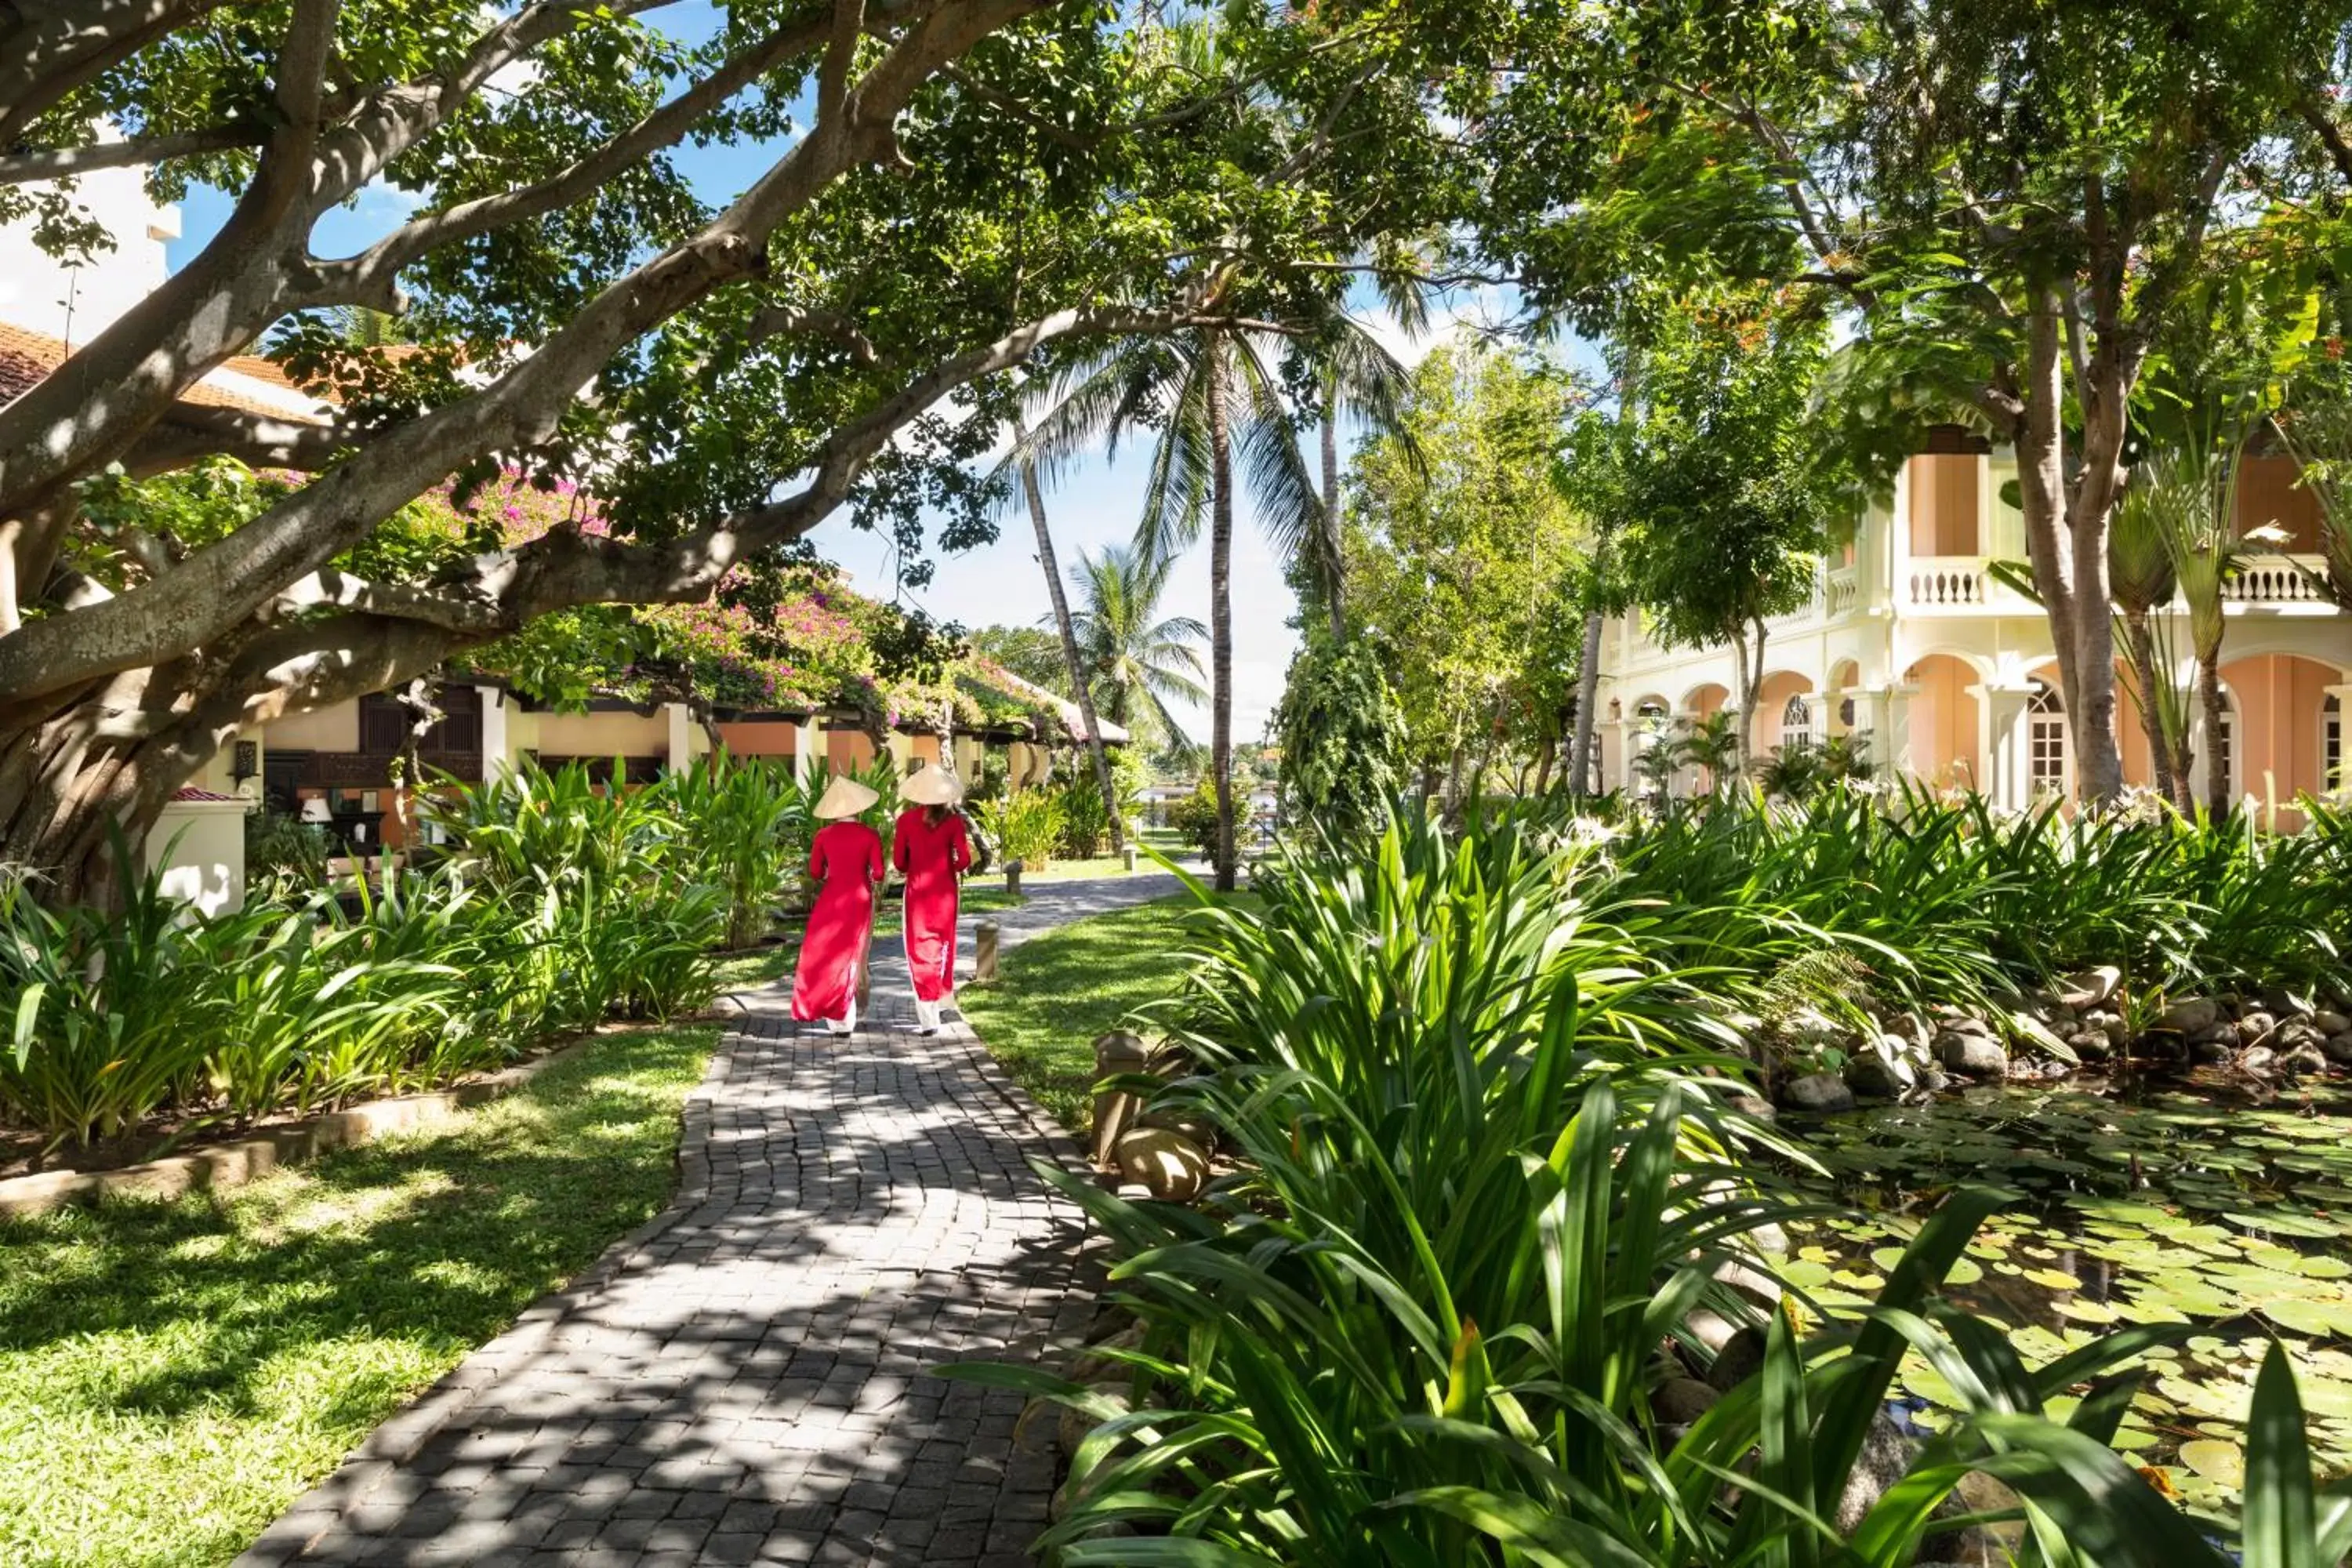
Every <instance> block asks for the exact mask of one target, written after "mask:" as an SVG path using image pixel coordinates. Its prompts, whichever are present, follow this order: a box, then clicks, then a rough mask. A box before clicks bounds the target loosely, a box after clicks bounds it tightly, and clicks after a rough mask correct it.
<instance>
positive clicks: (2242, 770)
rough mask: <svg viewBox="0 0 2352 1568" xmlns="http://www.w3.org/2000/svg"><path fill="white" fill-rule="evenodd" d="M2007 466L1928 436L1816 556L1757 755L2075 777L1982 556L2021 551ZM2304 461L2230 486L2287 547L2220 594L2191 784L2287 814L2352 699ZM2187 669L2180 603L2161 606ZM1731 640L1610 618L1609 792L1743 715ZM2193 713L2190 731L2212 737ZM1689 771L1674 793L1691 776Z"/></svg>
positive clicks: (2049, 660)
mask: <svg viewBox="0 0 2352 1568" xmlns="http://www.w3.org/2000/svg"><path fill="white" fill-rule="evenodd" d="M2016 474H2017V465H2016V461H2015V458H2013V457H2011V455H2009V454H2007V453H2006V452H1999V451H1994V450H1991V449H1990V448H1989V447H1987V446H1986V445H1985V443H1983V442H1982V441H1980V440H1977V439H1975V438H1972V437H1968V436H1966V435H1965V434H1963V433H1962V432H1959V431H1958V430H1949V431H1943V432H1938V433H1937V437H1936V439H1934V440H1932V441H1931V442H1930V443H1929V449H1928V450H1927V451H1925V452H1922V453H1920V454H1919V455H1917V456H1916V457H1914V458H1911V459H1909V461H1908V462H1907V463H1906V465H1905V467H1904V468H1903V470H1902V472H1901V473H1900V474H1899V475H1898V477H1897V479H1896V482H1895V493H1894V497H1893V500H1892V503H1891V505H1889V506H1886V507H1877V506H1874V507H1872V508H1871V509H1870V510H1869V511H1868V513H1867V514H1866V515H1865V516H1864V519H1863V521H1862V522H1861V525H1860V527H1859V528H1858V529H1857V530H1856V532H1855V537H1854V539H1853V542H1852V543H1851V544H1850V545H1847V546H1845V547H1843V549H1842V550H1841V551H1839V552H1836V553H1834V554H1833V555H1832V557H1831V559H1830V560H1829V561H1828V562H1826V563H1824V565H1823V567H1822V571H1821V573H1820V574H1819V576H1818V577H1817V579H1816V581H1815V584H1814V592H1813V595H1812V598H1811V602H1810V603H1809V604H1807V605H1805V606H1804V607H1803V608H1801V609H1800V610H1798V611H1796V612H1794V613H1792V614H1790V615H1787V616H1780V617H1778V618H1777V619H1775V620H1774V621H1772V622H1771V623H1769V633H1768V636H1767V637H1766V639H1765V654H1764V670H1765V675H1764V679H1763V680H1762V682H1761V684H1760V685H1759V688H1758V689H1757V694H1756V713H1755V715H1754V726H1753V729H1752V731H1751V738H1752V742H1753V745H1754V747H1755V752H1756V754H1757V755H1759V756H1761V755H1764V754H1766V753H1768V752H1771V751H1773V750H1774V749H1776V748H1779V747H1781V746H1784V745H1789V744H1791V743H1813V744H1818V743H1821V742H1824V741H1826V740H1828V739H1830V738H1832V737H1833V736H1838V735H1848V734H1850V735H1853V736H1854V737H1856V739H1857V741H1858V742H1859V743H1860V744H1861V745H1862V746H1863V748H1864V753H1865V754H1866V756H1867V757H1868V758H1869V760H1870V761H1871V762H1872V763H1874V764H1875V765H1876V767H1877V770H1878V772H1879V774H1880V775H1881V776H1885V775H1887V774H1888V773H1901V774H1906V775H1908V776H1910V777H1913V778H1916V779H1918V780H1921V781H1924V782H1927V783H1929V784H1937V785H1948V786H1953V787H1966V788H1973V789H1976V790H1979V791H1982V792H1983V793H1985V794H1986V795H1990V797H1991V798H1992V799H1993V800H1994V801H1995V803H1997V804H1999V805H2003V806H2006V807H2011V808H2017V807H2022V806H2025V805H2030V804H2032V802H2034V801H2035V800H2037V799H2041V798H2044V797H2046V796H2048V795H2063V794H2068V793H2071V792H2072V789H2073V787H2074V756H2073V746H2072V742H2071V741H2070V739H2069V737H2068V732H2067V723H2066V714H2065V710H2064V703H2063V697H2062V695H2061V694H2060V690H2059V679H2058V669H2057V663H2056V659H2055V658H2054V656H2053V652H2052V647H2053V645H2052V641H2051V636H2050V626H2049V622H2048V620H2047V619H2046V618H2045V617H2044V616H2043V615H2042V609H2041V607H2040V606H2039V605H2036V604H2035V603H2033V602H2032V600H2031V599H2029V598H2027V597H2026V596H2025V595H2021V594H2020V593H2018V592H2016V591H2015V590H2014V589H2012V588H2011V587H2009V586H2007V585H2006V584H2003V583H2002V582H2001V581H2000V578H1999V577H1998V576H1997V575H1996V574H1995V573H1994V572H1993V570H1992V568H1993V566H1994V564H1995V563H1999V562H2003V561H2016V562H2022V561H2023V560H2024V558H2025V553H2026V552H2025V539H2024V520H2023V518H2022V516H2021V514H2020V513H2019V512H2018V511H2017V510H2016V509H2014V508H2013V507H2011V506H2009V505H2008V504H2006V503H2005V502H2004V501H2003V500H2002V499H2001V490H2002V486H2003V485H2004V483H2006V482H2007V481H2008V480H2010V479H2014V478H2015V477H2016ZM2295 478H2296V474H2295V468H2294V463H2293V461H2292V459H2290V458H2285V457H2283V456H2252V457H2249V458H2246V459H2245V467H2244V470H2243V474H2242V479H2241V481H2240V484H2239V491H2238V521H2239V531H2240V532H2241V533H2244V532H2247V531H2251V530H2252V529H2254V528H2256V527H2260V526H2262V525H2263V524H2265V523H2268V524H2272V525H2273V526H2275V527H2277V528H2279V529H2280V530H2282V531H2284V534H2285V538H2284V541H2283V542H2280V543H2279V544H2277V545H2276V546H2274V547H2273V548H2274V549H2275V551H2276V552H2275V553H2266V554H2263V555H2259V556H2256V557H2254V558H2253V559H2252V562H2251V563H2249V565H2248V568H2247V570H2246V571H2245V572H2243V573H2242V574H2241V575H2240V576H2239V577H2238V579H2237V580H2236V581H2235V582H2234V583H2233V584H2231V586H2230V587H2229V589H2228V591H2227V600H2228V602H2227V608H2226V616H2227V621H2228V635H2227V637H2226V638H2225V640H2224V642H2223V645H2222V652H2221V683H2222V687H2223V689H2224V692H2225V694H2226V696H2227V698H2228V715H2227V717H2226V719H2225V721H2224V724H2223V730H2222V733H2221V736H2220V737H2219V743H2218V744H2213V743H2209V741H2208V739H2207V737H2205V736H2204V735H2203V734H2202V733H2201V732H2200V734H2199V735H2198V736H2197V737H2196V742H2195V750H2196V754H2197V758H2198V761H2197V776H2196V777H2195V778H2194V779H2193V780H2192V783H2194V784H2196V786H2197V788H2198V792H2199V797H2200V799H2201V798H2204V792H2205V785H2206V774H2207V771H2208V770H2209V769H2210V768H2211V767H2213V766H2216V765H2219V766H2221V767H2223V768H2226V769H2227V770H2228V772H2229V785H2230V789H2231V794H2232V795H2234V796H2236V797H2238V798H2241V799H2243V798H2247V797H2252V799H2254V800H2255V801H2256V802H2258V803H2260V804H2262V805H2263V806H2264V807H2265V808H2266V809H2271V810H2273V815H2283V816H2284V821H2283V823H2282V825H2283V826H2292V825H2293V822H2294V818H2293V817H2292V815H2291V814H2280V813H2278V812H2277V811H2276V808H2279V807H2284V806H2285V805H2288V804H2289V803H2291V802H2292V801H2293V800H2294V798H2295V797H2296V796H2297V795H2301V794H2305V793H2308V794H2312V795H2322V794H2331V793H2338V792H2342V791H2344V790H2345V789H2346V788H2347V784H2352V781H2348V780H2347V777H2346V765H2347V753H2346V742H2345V731H2346V719H2347V713H2352V616H2347V615H2346V614H2344V613H2343V612H2342V611H2341V610H2339V609H2337V608H2336V605H2334V604H2333V603H2331V602H2330V601H2329V600H2328V598H2327V597H2326V595H2325V594H2323V593H2322V592H2321V591H2320V590H2319V588H2318V586H2317V585H2316V584H2314V583H2313V582H2312V581H2311V579H2310V577H2309V576H2307V575H2305V574H2306V573H2319V572H2322V571H2323V570H2324V567H2323V563H2322V558H2321V557H2320V556H2319V554H2318V553H2317V551H2318V548H2319V539H2320V530H2321V526H2322V524H2321V518H2320V513H2319V509H2318V505H2317V502H2316V500H2315V498H2314V497H2313V496H2312V495H2311V494H2310V492H2308V491H2307V490H2305V489H2300V488H2298V487H2297V486H2296V483H2295ZM2160 618H2162V619H2163V620H2164V621H2165V622H2166V624H2167V628H2168V636H2169V647H2170V648H2171V650H2173V652H2174V653H2175V654H2176V655H2177V656H2178V657H2179V659H2181V660H2182V661H2183V664H2182V668H2181V669H2180V671H2179V673H2180V674H2181V675H2182V676H2184V677H2186V676H2187V675H2188V674H2189V667H2188V662H2187V661H2188V660H2189V648H2190V644H2189V632H2188V625H2187V617H2186V612H2185V610H2184V609H2183V608H2182V607H2181V606H2179V605H2178V603H2176V605H2174V607H2173V609H2172V611H2171V612H2170V614H2169V615H2168V616H2162V617H2160ZM2118 677H2119V679H2120V680H2121V682H2122V685H2123V686H2124V688H2125V689H2124V690H2123V692H2122V693H2121V694H2120V695H2119V700H2118V706H2119V709H2120V713H2119V719H2118V722H2119V725H2120V730H2121V735H2120V742H2121V749H2122V752H2123V758H2124V772H2125V777H2126V781H2127V782H2128V783H2131V784H2148V783H2149V782H2150V781H2151V779H2152V777H2153V770H2152V768H2151V766H2150V763H2149V757H2148V749H2147V742H2146V740H2145V738H2144V737H2143V735H2142V733H2141V731H2140V722H2139V717H2138V710H2137V707H2136V706H2135V705H2134V704H2135V699H2134V697H2133V696H2132V695H2131V693H2130V691H2129V684H2130V683H2129V680H2128V673H2127V671H2126V670H2124V669H2123V668H2122V667H2121V666H2120V664H2119V666H2118ZM1737 691H1738V664H1737V661H1736V657H1735V655H1734V654H1733V653H1732V651H1731V650H1730V649H1729V648H1727V647H1712V648H1704V649H1688V648H1684V649H1669V648H1665V647H1660V646H1659V645H1658V644H1657V642H1656V641H1655V640H1654V638H1653V637H1651V636H1650V635H1649V634H1648V633H1647V631H1646V630H1645V629H1644V627H1643V624H1642V620H1641V617H1640V616H1639V615H1638V613H1636V614H1634V615H1633V616H1627V617H1624V618H1622V619H1616V620H1612V622H1610V623H1609V625H1608V626H1607V628H1606V631H1605V633H1604V638H1603V646H1602V659H1601V711H1600V713H1599V715H1598V717H1599V720H1600V725H1599V731H1598V732H1599V735H1600V738H1601V763H1600V766H1601V772H1602V775H1603V776H1602V781H1601V782H1602V784H1604V786H1606V787H1611V788H1617V787H1626V788H1637V789H1638V788H1640V787H1643V781H1642V779H1641V776H1640V775H1641V770H1639V769H1637V768H1636V767H1635V766H1634V763H1635V762H1636V760H1637V759H1638V757H1639V756H1640V754H1641V752H1643V750H1644V749H1645V748H1648V747H1650V746H1654V745H1657V744H1661V743H1663V742H1664V739H1665V737H1666V736H1667V735H1668V734H1670V733H1671V731H1672V729H1673V727H1674V725H1675V721H1677V720H1693V721H1696V720H1700V719H1704V718H1705V717H1706V716H1707V715H1709V714H1712V713H1715V712H1717V711H1720V710H1726V709H1727V708H1729V707H1731V706H1732V705H1733V703H1734V700H1735V693H1736V692H1737ZM2201 728H2202V726H2201V721H2200V731H2201ZM1704 782H1705V781H1703V780H1701V779H1699V778H1696V777H1695V776H1690V774H1689V770H1685V776H1684V777H1682V778H1679V779H1677V780H1676V781H1675V783H1676V785H1677V787H1678V788H1680V789H1683V790H1689V789H1694V788H1697V787H1701V786H1702V785H1703V784H1704Z"/></svg>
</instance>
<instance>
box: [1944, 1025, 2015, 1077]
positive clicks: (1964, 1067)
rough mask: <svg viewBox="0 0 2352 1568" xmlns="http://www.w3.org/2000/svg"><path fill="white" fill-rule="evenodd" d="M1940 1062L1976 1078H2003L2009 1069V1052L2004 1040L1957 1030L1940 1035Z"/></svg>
mask: <svg viewBox="0 0 2352 1568" xmlns="http://www.w3.org/2000/svg"><path fill="white" fill-rule="evenodd" d="M1936 1059H1937V1060H1938V1061H1940V1062H1942V1063H1943V1064H1944V1065H1945V1066H1946V1067H1948V1068H1951V1069H1952V1070H1953V1071H1955V1072H1964V1073H1967V1074H1969V1075H1970V1076H1971V1077H1974V1078H1999V1077H2000V1076H2001V1075H2002V1074H2003V1073H2005V1072H2007V1071H2008V1070H2009V1053H2008V1052H2007V1051H2004V1050H2002V1049H2001V1048H2000V1041H1998V1040H1991V1039H1988V1038H1986V1037H1984V1036H1982V1035H1964V1034H1960V1033H1958V1032H1957V1031H1953V1032H1948V1033H1946V1034H1942V1035H1939V1036H1937V1037H1936Z"/></svg>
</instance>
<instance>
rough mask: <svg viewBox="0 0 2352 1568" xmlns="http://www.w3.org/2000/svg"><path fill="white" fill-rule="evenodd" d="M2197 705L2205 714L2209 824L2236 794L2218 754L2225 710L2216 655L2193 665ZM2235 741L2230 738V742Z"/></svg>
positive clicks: (2231, 803) (2226, 763)
mask: <svg viewBox="0 0 2352 1568" xmlns="http://www.w3.org/2000/svg"><path fill="white" fill-rule="evenodd" d="M2197 703H2198V706H2199V707H2200V708H2201V709H2203V710H2204V712H2205V805H2206V806H2207V808H2208V809H2210V811H2211V812H2212V814H2213V820H2214V821H2216V822H2219V821H2221V819H2222V818H2223V817H2225V816H2229V815H2230V809H2231V807H2232V806H2234V805H2236V804H2237V792H2236V791H2235V790H2233V789H2231V787H2230V772H2231V768H2230V763H2231V759H2229V758H2226V757H2224V756H2222V754H2221V723H2222V721H2223V719H2224V718H2225V717H2226V716H2227V714H2228V710H2227V709H2225V708H2224V707H2223V706H2222V705H2221V658H2220V657H2219V656H2218V655H2217V656H2216V657H2214V658H2199V659H2198V661H2197ZM2236 738H2237V737H2235V736H2234V735H2233V736H2231V740H2233V741H2234V740H2235V739H2236ZM2231 749H2232V750H2233V751H2234V750H2235V749H2236V748H2234V747H2232V748H2231Z"/></svg>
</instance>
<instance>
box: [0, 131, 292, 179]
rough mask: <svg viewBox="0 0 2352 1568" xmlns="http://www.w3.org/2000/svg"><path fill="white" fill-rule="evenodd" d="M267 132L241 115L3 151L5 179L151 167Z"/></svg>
mask: <svg viewBox="0 0 2352 1568" xmlns="http://www.w3.org/2000/svg"><path fill="white" fill-rule="evenodd" d="M267 140H268V133H267V132H265V131H264V130H263V129H262V128H261V127H260V126H258V125H255V124H250V123H248V122H246V121H231V122H229V123H227V124H225V125H215V126H211V127H209V128H207V129H205V130H203V131H183V132H178V133H177V134H175V135H170V136H142V137H140V138H138V139H137V140H136V141H130V142H91V143H89V145H88V146H86V147H56V148H47V149H42V150H38V151H35V152H30V153H9V154H7V155H5V156H0V185H22V184H28V183H30V182H32V181H35V180H66V179H72V178H74V177H75V176H76V175H79V174H94V173H96V172H97V171H98V170H100V169H121V168H133V167H135V168H142V169H143V168H146V167H148V166H150V165H152V164H155V163H169V162H171V161H172V160H173V159H174V158H186V157H191V156H194V154H196V153H219V152H225V151H226V150H227V149H229V148H231V147H258V146H260V145H261V144H262V143H263V142H265V141H267Z"/></svg>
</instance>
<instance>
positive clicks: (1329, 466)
mask: <svg viewBox="0 0 2352 1568" xmlns="http://www.w3.org/2000/svg"><path fill="white" fill-rule="evenodd" d="M1320 521H1321V522H1322V524H1323V599H1324V604H1323V609H1324V613H1325V614H1326V615H1327V616H1329V617H1330V622H1331V646H1332V647H1343V646H1345V645H1346V643H1347V640H1348V612H1347V603H1346V599H1347V586H1346V584H1345V582H1344V581H1343V579H1344V577H1345V575H1346V573H1345V571H1344V569H1343V566H1342V563H1341V555H1340V531H1339V378H1338V377H1336V376H1335V377H1333V378H1332V381H1331V384H1330V386H1329V387H1328V389H1326V391H1325V392H1324V395H1323V515H1322V518H1321V520H1320Z"/></svg>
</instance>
